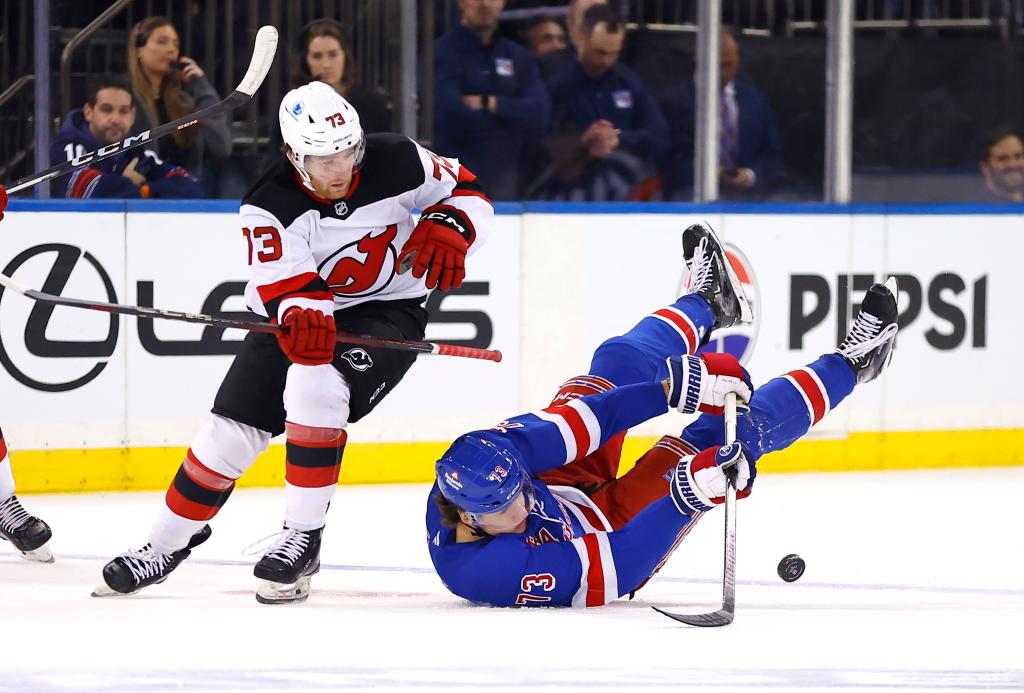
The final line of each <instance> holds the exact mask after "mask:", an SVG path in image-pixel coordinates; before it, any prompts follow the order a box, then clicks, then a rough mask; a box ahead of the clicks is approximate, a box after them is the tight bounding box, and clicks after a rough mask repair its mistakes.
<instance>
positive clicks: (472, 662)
mask: <svg viewBox="0 0 1024 693" xmlns="http://www.w3.org/2000/svg"><path fill="white" fill-rule="evenodd" d="M425 495H426V486H424V485H401V486H375V487H341V488H340V489H339V490H338V493H337V495H336V496H335V499H334V503H333V505H332V507H331V510H330V515H329V518H328V525H327V530H326V533H325V535H324V539H325V545H324V549H323V553H322V559H323V563H324V567H323V570H322V571H321V573H320V574H319V575H317V576H316V577H315V578H314V579H313V593H312V596H311V597H310V599H309V600H308V601H307V602H305V603H304V604H294V605H285V606H263V605H260V604H258V603H257V602H256V601H255V599H254V598H253V588H254V583H255V581H254V578H253V577H252V573H251V564H252V563H253V562H254V561H255V558H254V557H249V556H245V555H243V553H242V552H243V550H244V549H245V548H246V547H247V546H248V545H250V544H252V543H253V542H255V541H257V540H259V539H260V538H262V537H264V536H266V535H268V534H271V533H273V532H274V531H275V529H276V528H277V527H278V526H279V523H280V520H281V517H282V514H283V492H281V491H279V490H240V491H237V492H236V493H235V494H234V496H233V497H232V498H231V500H230V501H229V502H228V504H227V505H226V506H225V509H224V510H223V512H222V513H221V514H220V516H219V517H217V519H216V520H215V522H214V525H213V529H214V532H213V537H212V538H211V539H210V541H209V542H208V543H207V544H205V545H203V546H202V547H201V548H199V549H197V550H196V552H195V553H194V554H193V556H192V557H191V558H190V559H189V560H188V561H186V562H185V563H184V564H182V566H181V567H180V568H179V569H178V570H177V571H176V572H175V573H174V574H173V575H172V576H171V577H170V579H169V580H168V581H167V582H165V583H164V584H162V585H157V586H154V587H152V588H150V589H148V590H146V591H144V592H142V593H140V594H138V595H135V596H132V597H127V598H107V599H94V598H91V597H90V596H89V593H90V591H91V590H92V588H93V587H94V586H95V585H96V584H98V583H99V581H100V580H101V578H100V568H101V566H102V565H103V563H104V562H106V560H108V559H109V558H111V557H112V556H113V555H115V554H116V553H119V552H121V551H122V550H125V549H128V548H137V547H138V546H140V545H141V544H142V543H144V542H145V539H146V535H147V532H148V528H149V523H150V521H151V520H152V518H153V516H154V513H155V510H156V508H157V507H158V505H159V504H160V503H162V502H163V501H162V494H156V493H144V494H143V493H140V494H95V495H55V496H27V497H25V498H23V500H24V502H25V505H26V507H27V508H28V509H29V510H30V511H32V512H34V513H35V514H37V515H39V516H40V517H42V518H44V519H45V520H46V521H47V522H49V523H50V525H51V526H52V527H53V530H54V538H53V540H52V543H51V545H52V548H53V550H54V552H55V553H56V555H57V562H56V563H54V564H52V565H41V564H32V563H28V562H26V561H24V560H22V559H20V558H18V557H17V556H16V555H15V554H14V553H12V550H11V547H10V546H9V545H8V544H6V543H0V691H39V692H46V691H58V690H87V691H143V692H150V691H178V690H181V691H196V692H198V691H249V690H254V691H292V690H363V689H370V688H377V689H389V688H405V687H408V688H414V689H416V690H419V691H435V690H436V691H449V692H450V691H452V690H456V689H457V690H480V689H484V688H495V689H499V690H502V691H514V690H529V691H532V692H535V693H539V692H541V691H548V690H556V689H557V690H578V691H591V690H594V691H599V690H600V691H603V690H631V689H632V690H667V689H671V690H684V689H687V688H707V689H712V690H715V691H731V690H735V691H741V690H742V691H751V690H754V689H758V690H765V691H783V690H798V691H814V690H822V689H842V690H846V691H923V690H957V691H962V690H1024V547H1022V540H1021V532H1022V529H1024V509H1022V507H1021V505H1020V501H1019V499H1020V498H1022V497H1024V469H1020V468H1011V469H996V470H972V471H943V472H906V473H896V472H890V473H878V474H829V475H774V476H773V475H764V476H763V478H760V479H759V480H758V484H757V488H756V489H755V493H754V495H753V496H751V498H749V499H747V500H744V501H741V502H740V505H739V508H738V510H739V515H738V520H739V530H738V534H739V551H738V576H739V586H738V589H737V602H738V606H737V613H736V620H735V621H734V622H733V624H732V625H730V626H727V627H725V628H719V629H699V628H691V627H687V626H683V625H682V624H677V623H675V622H674V621H671V620H669V619H667V618H665V617H663V616H660V615H658V614H656V613H655V612H653V611H652V610H651V609H649V608H648V606H649V605H652V604H655V605H659V606H662V607H666V608H670V609H672V610H675V611H679V612H695V613H696V612H702V611H708V610H712V609H715V608H718V605H719V600H720V592H721V544H722V537H721V535H722V517H721V515H720V513H717V512H716V513H712V514H710V515H708V516H707V517H705V518H704V520H702V522H701V525H700V526H699V527H698V528H697V529H695V530H694V532H693V533H692V534H691V535H690V537H689V538H687V540H686V541H685V542H684V543H683V544H682V546H681V547H680V548H679V550H678V551H677V552H676V554H675V555H674V556H673V558H672V560H671V561H670V562H669V563H668V565H667V566H666V568H665V569H664V570H663V571H662V572H661V573H660V574H659V575H657V576H656V577H655V578H654V580H652V581H651V583H650V584H648V585H647V587H645V588H644V590H643V591H641V592H640V593H639V594H638V596H637V598H636V599H635V600H633V601H625V600H620V601H618V602H615V603H613V604H612V605H611V606H608V607H604V608H600V609H590V610H574V609H533V610H525V609H519V610H516V609H491V608H480V607H474V606H470V605H468V604H466V603H464V602H462V601H460V600H459V599H457V598H455V597H454V596H452V595H450V594H449V593H447V592H446V590H445V589H444V587H443V586H442V585H441V583H440V581H439V580H438V579H437V577H436V576H435V575H434V573H433V572H432V570H431V568H430V562H429V558H428V556H427V551H426V543H425V539H424V536H425V532H424V527H423V521H422V515H423V508H424V504H425ZM789 553H798V554H800V555H801V556H802V557H803V558H804V559H805V560H806V561H807V572H806V574H805V575H804V576H803V578H801V579H800V580H799V581H798V582H796V583H792V584H786V583H783V582H782V581H781V580H780V579H779V578H778V577H777V576H776V574H775V569H776V565H777V564H778V561H779V559H780V558H782V556H784V555H785V554H789Z"/></svg>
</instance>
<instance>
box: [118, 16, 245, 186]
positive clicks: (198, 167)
mask: <svg viewBox="0 0 1024 693" xmlns="http://www.w3.org/2000/svg"><path fill="white" fill-rule="evenodd" d="M128 73H129V75H131V80H132V89H133V90H134V92H135V98H136V103H137V104H138V108H137V115H136V118H135V126H134V127H133V129H132V130H133V132H135V133H139V132H143V131H145V130H149V129H151V128H153V127H155V126H156V125H160V124H162V123H167V122H170V121H172V120H176V119H178V118H182V117H184V116H187V115H188V114H190V113H193V112H195V111H197V110H199V109H201V108H205V107H206V106H209V105H211V104H214V103H217V102H218V101H220V96H219V95H218V94H217V91H216V90H215V89H214V88H213V85H212V84H210V81H209V80H208V79H207V78H206V74H205V73H204V72H203V69H202V68H201V67H199V64H198V63H196V61H195V60H193V59H192V58H189V57H186V56H183V55H181V50H180V47H179V41H178V32H177V31H175V29H174V25H173V24H171V21H170V20H169V19H167V18H166V17H147V18H146V19H143V20H142V21H140V22H139V23H138V24H136V25H135V26H134V27H132V30H131V33H130V34H129V35H128ZM157 151H158V153H159V154H160V156H161V157H162V158H164V159H166V160H168V161H171V162H174V163H175V164H178V165H179V166H183V167H184V168H186V169H187V170H188V171H189V172H190V173H192V174H193V175H194V176H196V177H198V178H200V179H202V170H203V166H202V162H203V158H204V155H206V154H208V155H210V156H211V157H213V158H216V159H222V158H224V157H226V156H228V155H229V154H231V129H230V125H229V123H228V115H227V113H223V114H221V115H216V116H211V117H207V118H204V119H203V122H201V123H200V124H199V126H198V127H191V128H185V129H184V130H179V131H177V132H176V133H174V135H172V136H170V137H166V138H164V139H162V140H160V141H159V142H158V150H157Z"/></svg>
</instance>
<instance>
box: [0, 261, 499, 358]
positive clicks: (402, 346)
mask: <svg viewBox="0 0 1024 693" xmlns="http://www.w3.org/2000/svg"><path fill="white" fill-rule="evenodd" d="M4 289H11V290H13V291H17V292H18V293H19V294H21V295H23V296H27V297H28V298H31V299H32V300H34V301H41V302H43V303H52V304H54V305H58V306H70V307H71V308H84V309H86V310H99V311H102V312H104V313H123V314H124V315H136V316H138V317H140V318H161V319H164V320H179V321H181V322H196V323H200V324H203V325H209V326H211V327H224V328H228V327H235V328H238V329H241V330H249V331H250V332H266V333H268V334H277V333H279V332H281V327H280V325H275V324H273V323H269V322H259V321H257V320H235V319H232V318H217V317H214V316H212V315H203V314H202V313H182V312H180V311H176V310H163V309H160V308H148V307H146V306H126V305H122V304H120V303H103V302H102V301H87V300H84V299H81V298H66V297H64V296H55V295H53V294H48V293H44V292H42V291H36V290H35V289H32V288H29V287H28V286H25V285H24V284H22V283H21V282H18V281H15V280H14V279H11V278H10V277H8V276H7V275H6V274H0V295H3V290H4ZM338 341H339V342H342V343H344V344H357V345H360V346H369V347H378V348H381V349H397V350H398V351H415V352H417V353H420V354H435V355H438V356H458V357H460V358H465V359H481V360H483V361H495V362H497V361H501V352H500V351H497V350H494V349H477V348H475V347H466V346H458V345H455V344H440V343H438V342H417V341H412V340H404V339H384V338H381V337H370V336H369V335H362V334H352V333H350V332H338Z"/></svg>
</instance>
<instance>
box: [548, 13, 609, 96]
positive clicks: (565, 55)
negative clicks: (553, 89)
mask: <svg viewBox="0 0 1024 693" xmlns="http://www.w3.org/2000/svg"><path fill="white" fill-rule="evenodd" d="M607 3H608V0H570V2H569V7H568V10H567V11H566V14H565V28H566V33H567V34H568V38H569V43H568V45H566V46H565V47H564V48H561V49H559V50H555V51H550V52H549V53H547V54H546V55H545V56H544V57H543V58H541V59H540V60H539V65H540V76H541V77H543V78H544V81H545V82H550V81H551V78H552V77H554V76H555V75H556V74H558V73H559V72H561V71H562V70H564V69H565V68H567V67H569V66H570V65H572V64H573V62H574V61H575V60H576V58H578V57H579V50H580V49H579V47H580V46H581V45H583V15H585V14H586V13H587V10H589V9H590V8H591V7H593V6H594V5H605V4H607Z"/></svg>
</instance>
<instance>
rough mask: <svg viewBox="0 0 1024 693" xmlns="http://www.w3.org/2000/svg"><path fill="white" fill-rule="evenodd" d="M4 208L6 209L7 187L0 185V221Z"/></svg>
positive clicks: (2, 217)
mask: <svg viewBox="0 0 1024 693" xmlns="http://www.w3.org/2000/svg"><path fill="white" fill-rule="evenodd" d="M5 209H7V188H5V187H4V186H2V185H0V221H3V219H4V210H5Z"/></svg>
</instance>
